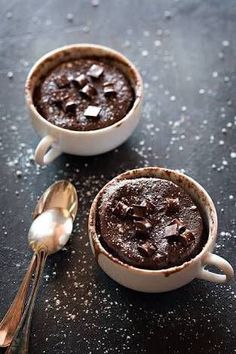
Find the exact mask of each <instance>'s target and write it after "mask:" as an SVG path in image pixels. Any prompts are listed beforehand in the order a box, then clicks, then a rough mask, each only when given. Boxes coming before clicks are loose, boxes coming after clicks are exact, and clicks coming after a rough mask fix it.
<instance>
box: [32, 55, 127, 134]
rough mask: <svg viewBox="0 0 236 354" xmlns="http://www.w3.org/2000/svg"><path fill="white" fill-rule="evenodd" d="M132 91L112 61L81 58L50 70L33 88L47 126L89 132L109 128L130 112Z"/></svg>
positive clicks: (36, 104)
mask: <svg viewBox="0 0 236 354" xmlns="http://www.w3.org/2000/svg"><path fill="white" fill-rule="evenodd" d="M133 102H134V91H133V88H132V86H131V83H130V82H129V80H128V78H127V77H126V76H125V74H124V73H123V72H122V71H121V70H120V69H119V68H118V66H116V65H115V62H114V61H112V60H108V59H105V58H96V57H91V58H84V59H78V60H72V61H69V62H65V63H62V64H60V65H58V66H56V67H55V68H54V69H52V70H51V71H50V72H49V73H48V74H47V75H46V76H45V77H43V78H42V79H41V82H40V83H39V85H38V86H37V88H36V89H35V93H34V104H35V106H36V108H37V110H38V112H39V113H40V114H41V115H42V116H43V117H44V118H45V119H46V120H48V121H49V122H50V123H52V124H54V125H56V126H58V127H61V128H65V129H70V130H78V131H88V130H96V129H101V128H105V127H108V126H110V125H112V124H114V123H116V122H118V121H119V120H121V119H122V118H124V117H125V115H126V114H127V113H128V112H129V110H130V109H131V107H132V105H133Z"/></svg>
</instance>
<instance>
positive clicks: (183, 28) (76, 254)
mask: <svg viewBox="0 0 236 354" xmlns="http://www.w3.org/2000/svg"><path fill="white" fill-rule="evenodd" d="M70 14H72V15H70ZM235 16H236V3H235V1H233V0H227V1H221V0H217V1H214V2H213V1H204V2H203V1H197V0H196V1H193V0H192V1H189V0H179V1H173V0H172V1H170V0H168V1H164V0H162V1H154V0H153V1H151V0H150V1H141V0H139V1H138V0H137V1H135V0H133V1H127V0H119V1H115V0H113V1H111V0H104V1H103V0H102V1H100V3H99V6H97V7H95V6H92V3H91V2H90V1H85V0H84V1H82V0H80V1H71V0H67V1H62V0H51V1H30V0H25V1H17V0H7V1H6V0H2V1H1V23H0V124H1V138H0V163H1V184H0V196H1V203H0V213H1V220H0V223H1V233H0V240H1V246H0V269H1V277H0V281H1V287H0V314H1V316H3V314H4V313H5V311H6V310H7V308H8V306H9V304H10V302H11V300H12V299H13V296H14V294H15V293H16V289H17V288H18V286H19V283H20V280H21V279H22V277H23V274H24V272H25V270H26V268H27V266H28V263H29V260H30V257H31V251H30V250H28V248H27V238H26V235H27V230H28V228H29V226H30V223H31V212H32V210H33V208H34V206H35V203H36V199H37V197H38V196H39V195H40V194H41V193H42V192H43V191H44V190H45V188H46V187H47V186H48V185H50V184H51V183H52V182H53V181H55V180H57V179H61V178H68V179H70V180H71V181H73V182H74V183H75V185H76V187H77V189H78V192H79V198H80V210H79V216H78V219H77V222H76V227H75V230H74V234H73V237H72V239H71V242H70V244H69V245H68V247H67V248H66V250H64V251H62V252H60V253H59V254H57V255H55V256H53V257H50V259H49V260H48V263H47V267H46V270H45V277H44V280H43V286H42V287H41V291H40V294H39V298H38V302H37V305H36V308H35V312H34V317H33V328H32V337H31V348H30V349H31V353H35V354H37V353H50V354H53V353H56V354H60V353H82V354H88V353H102V354H103V353H104V354H105V353H132V354H135V353H171V354H172V353H186V352H191V353H233V352H236V345H235V328H236V319H235V298H236V293H235V284H234V283H233V284H231V285H227V286H221V285H215V284H212V283H208V282H204V281H200V280H199V281H198V280H195V281H193V282H192V283H191V284H189V285H187V286H185V287H184V288H182V289H179V290H177V291H173V292H171V293H167V294H159V295H158V294H157V295H155V294H153V295H148V294H139V293H136V292H134V291H129V290H127V289H125V288H123V287H120V286H118V285H117V284H116V283H114V282H113V281H112V280H110V279H109V278H108V277H107V276H106V275H105V274H104V273H103V272H102V271H101V270H100V269H99V268H98V267H97V265H96V263H95V261H94V259H93V256H92V254H91V251H90V248H89V245H88V237H87V231H86V223H87V214H88V211H89V207H90V205H91V202H92V200H93V198H94V196H95V195H96V193H97V192H98V190H99V189H100V188H101V187H102V186H103V185H104V184H105V183H106V182H107V181H109V180H110V179H111V178H112V177H114V176H115V175H117V174H118V173H120V172H122V171H125V170H127V169H131V168H135V167H142V166H154V165H159V166H166V167H169V168H177V169H181V170H183V171H185V172H186V173H187V174H189V175H190V176H192V177H193V178H195V179H196V180H197V181H198V182H200V183H201V184H202V185H203V186H204V187H205V188H206V189H207V190H208V191H209V193H210V195H211V196H212V198H213V199H214V201H215V203H216V207H217V209H218V214H219V237H218V242H217V246H216V253H217V254H220V255H221V256H223V257H225V258H226V259H228V260H229V261H230V262H231V263H232V265H233V266H234V267H235V265H236V264H235V244H236V242H235V240H236V237H235V220H236V219H235V199H236V192H235V190H236V188H235V177H236V176H235V161H236V160H235V156H236V144H235V141H236V139H235V123H236V121H235V119H236V106H235V88H236V75H235V56H236V36H235V29H236V28H235ZM71 18H72V20H70V19H71ZM76 42H78V43H79V42H91V43H92V42H94V43H100V44H105V45H108V46H111V47H113V48H115V49H117V50H120V51H122V52H123V53H124V54H125V55H127V56H128V57H129V58H130V59H131V60H133V61H134V62H135V63H136V64H137V66H138V68H139V69H140V70H141V73H142V76H143V78H144V83H145V101H144V107H143V113H142V121H141V123H140V125H139V126H138V129H137V130H136V132H135V133H134V135H133V136H132V137H131V138H130V139H129V141H127V143H125V144H124V145H123V146H121V147H120V148H119V149H117V150H116V151H113V152H110V153H108V154H105V155H103V156H99V157H91V158H80V157H73V156H66V155H64V156H62V157H60V158H59V159H57V160H56V161H55V162H54V163H53V164H51V165H50V166H49V167H46V168H39V167H36V166H35V165H34V162H33V160H32V154H33V149H34V148H35V146H36V144H37V143H38V141H39V138H38V137H37V135H36V133H35V132H34V131H33V129H32V128H31V126H30V123H29V120H28V117H27V113H26V110H25V106H24V89H23V88H24V81H25V78H26V75H27V72H28V71H29V69H30V67H31V66H32V64H33V63H34V61H35V60H36V59H38V58H39V57H40V56H41V55H42V54H44V53H46V52H47V51H49V50H51V49H54V48H56V47H58V46H61V45H65V44H69V43H76ZM11 73H13V77H11V76H12V74H11ZM17 171H21V172H22V176H21V177H20V176H18V177H17V175H19V174H20V172H17ZM235 268H236V267H235Z"/></svg>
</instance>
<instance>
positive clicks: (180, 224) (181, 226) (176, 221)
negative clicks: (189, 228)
mask: <svg viewBox="0 0 236 354" xmlns="http://www.w3.org/2000/svg"><path fill="white" fill-rule="evenodd" d="M173 224H177V225H178V233H179V234H181V233H182V232H184V231H185V230H186V226H185V225H184V224H183V222H182V220H181V219H173V220H172V221H171V222H170V224H169V225H173Z"/></svg>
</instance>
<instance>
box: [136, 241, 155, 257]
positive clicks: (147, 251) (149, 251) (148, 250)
mask: <svg viewBox="0 0 236 354" xmlns="http://www.w3.org/2000/svg"><path fill="white" fill-rule="evenodd" d="M137 249H138V251H139V253H140V254H141V255H142V256H144V257H151V256H152V255H153V253H154V252H155V251H156V247H155V246H154V245H152V244H151V243H150V242H145V243H143V244H142V245H138V247H137Z"/></svg>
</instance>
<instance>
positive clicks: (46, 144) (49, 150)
mask: <svg viewBox="0 0 236 354" xmlns="http://www.w3.org/2000/svg"><path fill="white" fill-rule="evenodd" d="M55 143H56V139H55V138H53V137H52V136H50V135H46V136H45V137H44V138H42V140H41V141H40V142H39V144H38V146H37V148H36V150H35V155H34V158H35V162H36V163H37V164H39V165H48V164H49V163H50V162H52V161H53V160H55V159H56V158H57V157H58V156H59V155H61V153H62V152H61V150H60V149H59V148H57V147H55V146H54V144H55Z"/></svg>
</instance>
